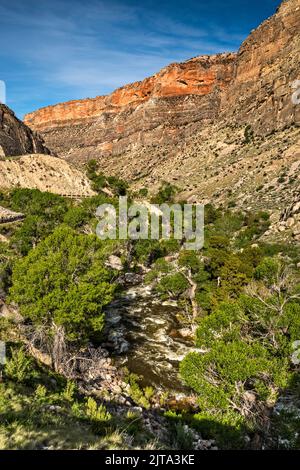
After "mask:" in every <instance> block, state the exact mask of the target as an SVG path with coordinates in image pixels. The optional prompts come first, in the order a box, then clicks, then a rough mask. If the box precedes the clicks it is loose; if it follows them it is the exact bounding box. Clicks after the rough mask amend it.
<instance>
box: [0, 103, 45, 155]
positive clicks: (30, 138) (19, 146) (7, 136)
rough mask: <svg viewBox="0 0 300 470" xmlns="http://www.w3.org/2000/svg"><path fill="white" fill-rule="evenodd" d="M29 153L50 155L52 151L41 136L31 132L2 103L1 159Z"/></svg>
mask: <svg viewBox="0 0 300 470" xmlns="http://www.w3.org/2000/svg"><path fill="white" fill-rule="evenodd" d="M27 153H46V154H49V153H50V151H49V150H48V148H47V147H46V146H45V145H44V140H43V138H42V137H41V136H39V135H38V134H37V133H36V132H33V131H31V130H30V129H29V128H28V127H27V126H26V125H25V124H23V122H22V121H19V119H17V118H16V116H15V115H14V113H13V112H12V111H11V110H10V109H9V108H8V107H7V106H5V105H4V104H1V103H0V159H1V158H3V157H5V156H15V155H24V154H27Z"/></svg>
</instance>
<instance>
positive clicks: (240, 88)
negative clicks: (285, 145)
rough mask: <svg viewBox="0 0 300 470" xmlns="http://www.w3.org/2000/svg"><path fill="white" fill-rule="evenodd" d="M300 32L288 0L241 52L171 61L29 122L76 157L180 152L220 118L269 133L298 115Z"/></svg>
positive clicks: (294, 0)
mask: <svg viewBox="0 0 300 470" xmlns="http://www.w3.org/2000/svg"><path fill="white" fill-rule="evenodd" d="M299 31H300V0H288V1H285V2H283V3H282V5H281V6H280V8H279V9H278V11H277V13H276V14H275V15H274V16H273V17H271V18H270V19H268V20H267V21H265V22H264V23H263V24H262V25H261V26H259V27H258V28H257V30H255V31H253V32H252V33H251V35H250V36H249V38H248V39H247V40H246V41H245V42H244V44H243V45H242V46H241V48H240V50H239V51H238V53H237V54H219V55H215V56H203V57H196V58H194V59H191V60H188V61H186V62H184V63H180V64H171V65H169V66H168V67H166V68H164V69H163V70H161V71H160V72H158V73H157V74H156V75H154V76H152V77H150V78H147V79H145V80H144V81H142V82H137V83H133V84H131V85H127V86H125V87H123V88H120V89H118V90H116V91H115V92H113V93H112V94H111V95H109V96H99V97H97V98H94V99H86V100H79V101H71V102H68V103H62V104H58V105H55V106H49V107H47V108H43V109H40V110H38V111H36V112H33V113H31V114H28V115H27V116H26V117H25V122H26V124H28V125H29V126H30V127H32V128H33V129H35V130H38V131H39V132H41V133H42V135H43V136H44V138H45V141H46V143H47V145H48V146H49V147H50V148H51V149H53V150H54V151H55V152H57V153H58V154H60V155H61V156H63V157H65V158H68V159H70V160H72V161H76V162H82V161H85V160H86V159H89V158H95V157H101V156H106V157H107V156H109V155H121V154H123V153H124V152H127V151H128V150H130V151H133V152H134V153H135V152H136V150H137V149H138V148H141V147H149V146H150V147H151V146H152V145H156V146H157V145H166V144H167V145H168V144H171V145H173V149H172V152H171V153H174V144H178V143H179V142H182V140H185V139H186V138H188V137H189V136H190V135H194V134H195V132H198V131H201V130H202V129H205V128H207V126H208V125H211V124H217V125H218V124H220V123H221V122H226V123H227V124H229V125H232V124H237V123H238V124H242V125H249V124H250V125H252V127H253V129H254V131H255V133H256V134H258V135H261V136H265V135H267V134H269V133H271V132H272V131H276V130H282V129H284V128H285V127H286V126H290V125H293V124H295V123H299V120H300V111H299V107H296V106H295V105H293V103H292V101H291V95H292V89H291V84H292V83H293V81H294V80H296V79H298V78H299V77H300V66H299V60H298V59H299V52H300V35H299ZM127 157H128V155H127V154H126V158H127ZM143 157H145V159H147V157H148V154H147V151H144V152H143ZM124 158H125V157H124ZM108 164H109V165H110V163H109V162H108ZM103 169H104V170H105V169H106V160H105V161H104V160H103Z"/></svg>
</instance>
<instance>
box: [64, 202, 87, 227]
mask: <svg viewBox="0 0 300 470" xmlns="http://www.w3.org/2000/svg"><path fill="white" fill-rule="evenodd" d="M88 220H89V214H88V212H87V210H86V209H84V208H83V207H80V206H75V207H71V208H70V209H69V210H68V212H67V213H66V214H65V216H64V219H63V222H64V223H65V224H66V225H68V226H69V227H71V228H74V229H76V228H79V227H81V226H82V225H84V224H86V223H87V222H88Z"/></svg>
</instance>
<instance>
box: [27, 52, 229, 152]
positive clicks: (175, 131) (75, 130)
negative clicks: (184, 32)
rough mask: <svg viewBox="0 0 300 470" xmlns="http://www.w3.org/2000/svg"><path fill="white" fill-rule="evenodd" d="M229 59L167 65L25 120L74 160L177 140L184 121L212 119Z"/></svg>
mask: <svg viewBox="0 0 300 470" xmlns="http://www.w3.org/2000/svg"><path fill="white" fill-rule="evenodd" d="M234 61H235V54H220V55H216V56H211V57H209V56H203V57H196V58H194V59H191V60H189V61H187V62H184V63H181V64H177V63H176V64H171V65H169V66H168V67H166V68H164V69H163V70H161V71H160V72H159V73H157V74H156V75H154V76H153V77H150V78H147V79H145V80H143V81H142V82H136V83H133V84H130V85H127V86H125V87H123V88H120V89H118V90H116V91H114V92H113V93H112V94H111V95H109V96H99V97H97V98H94V99H86V100H79V101H71V102H68V103H62V104H58V105H56V106H49V107H47V108H43V109H40V110H38V111H36V112H34V113H31V114H28V115H27V116H26V117H25V122H26V124H27V125H28V126H30V127H31V128H33V129H36V130H39V131H40V132H41V133H42V134H43V136H44V138H45V140H46V142H47V144H48V145H49V147H50V148H51V149H53V150H55V152H57V153H59V154H61V155H63V156H67V157H69V158H74V159H75V160H76V159H81V158H83V159H85V158H88V157H93V158H94V157H95V156H99V155H109V154H111V153H112V154H119V153H122V152H124V151H125V150H126V149H127V148H130V147H135V146H136V145H151V144H157V143H162V142H163V143H168V142H173V141H175V142H176V141H177V140H178V139H180V138H182V137H183V136H184V134H185V130H184V127H185V126H186V125H187V124H190V123H193V122H207V121H208V120H213V119H215V118H216V116H217V113H218V109H219V106H220V100H221V93H222V92H223V90H225V89H226V88H227V87H228V85H229V82H230V80H231V77H232V74H233V69H234Z"/></svg>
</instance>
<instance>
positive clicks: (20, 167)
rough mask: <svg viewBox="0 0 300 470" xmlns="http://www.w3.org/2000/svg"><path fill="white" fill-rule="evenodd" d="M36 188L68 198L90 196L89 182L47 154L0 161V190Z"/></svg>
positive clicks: (71, 167)
mask: <svg viewBox="0 0 300 470" xmlns="http://www.w3.org/2000/svg"><path fill="white" fill-rule="evenodd" d="M14 187H22V188H36V189H39V190H40V191H50V192H52V193H56V194H61V195H65V196H70V197H85V196H92V195H93V194H94V192H93V191H92V190H91V187H90V184H89V181H88V180H87V179H86V177H85V176H84V175H83V174H82V173H81V172H80V171H79V170H77V169H76V168H74V167H73V166H72V165H70V164H69V163H68V162H66V161H65V160H62V159H60V158H56V157H52V156H50V155H39V154H38V155H25V156H22V157H19V158H13V159H7V160H4V161H0V189H2V190H3V189H4V190H5V189H12V188H14Z"/></svg>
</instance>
